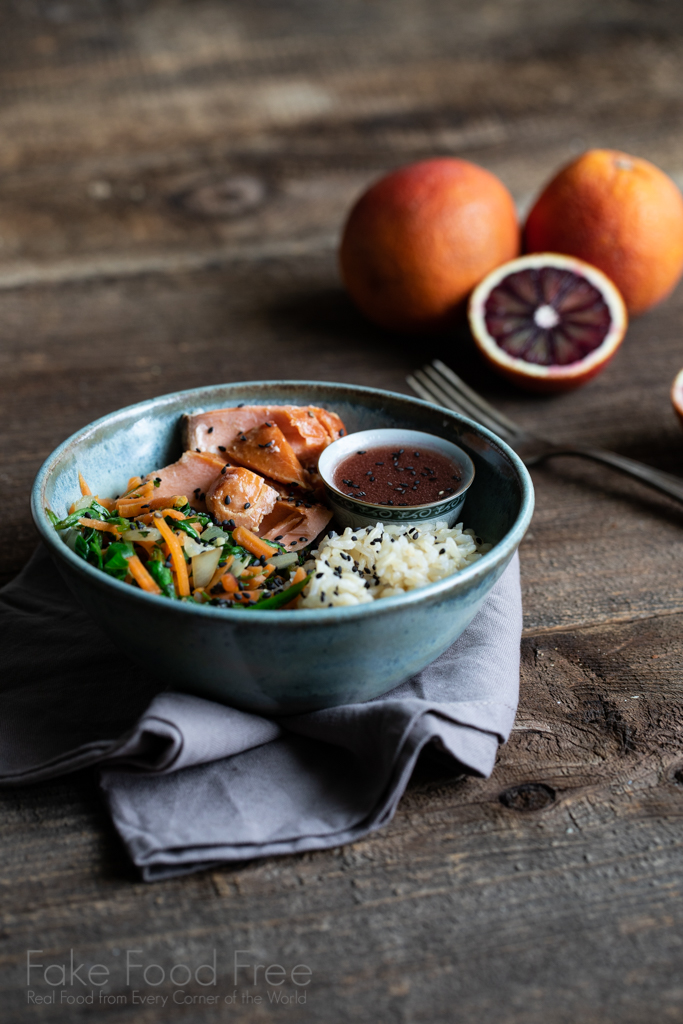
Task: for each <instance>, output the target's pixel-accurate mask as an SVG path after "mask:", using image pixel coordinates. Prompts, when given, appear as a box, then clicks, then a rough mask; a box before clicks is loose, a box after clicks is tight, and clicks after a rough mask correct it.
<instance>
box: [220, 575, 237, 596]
mask: <svg viewBox="0 0 683 1024" xmlns="http://www.w3.org/2000/svg"><path fill="white" fill-rule="evenodd" d="M221 583H222V584H223V590H225V591H226V593H228V594H236V593H238V591H239V589H240V588H239V587H238V586H237V580H236V579H235V577H234V576H233V575H232V573H231V572H226V573H225V574H224V575H223V577H222V578H221Z"/></svg>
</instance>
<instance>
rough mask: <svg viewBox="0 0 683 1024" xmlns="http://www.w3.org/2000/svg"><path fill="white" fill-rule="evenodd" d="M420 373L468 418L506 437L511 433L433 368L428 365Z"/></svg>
mask: <svg viewBox="0 0 683 1024" xmlns="http://www.w3.org/2000/svg"><path fill="white" fill-rule="evenodd" d="M419 372H420V373H422V374H423V375H424V376H426V377H427V378H428V379H429V385H430V386H431V387H432V388H434V389H436V390H437V391H438V393H439V394H441V395H445V396H446V397H447V398H448V399H449V401H450V402H451V404H452V405H455V406H457V407H458V408H460V409H461V410H462V411H463V412H465V413H466V414H467V415H468V416H471V417H472V418H473V419H475V420H477V421H478V422H479V423H483V424H484V426H486V427H489V428H490V429H491V430H496V431H499V432H500V431H503V433H505V434H506V435H507V434H509V431H508V430H506V429H505V427H503V426H501V424H500V423H498V422H497V421H496V420H494V419H493V417H489V416H487V414H486V413H485V412H484V411H483V409H481V408H480V407H479V406H478V405H475V403H474V402H471V401H470V400H469V399H468V398H466V397H465V395H462V394H460V393H459V392H458V391H457V390H456V389H455V388H454V387H451V385H450V384H449V382H448V381H447V380H446V379H445V378H444V377H442V376H441V374H440V373H439V372H438V371H437V370H435V369H434V367H433V366H430V365H429V364H427V365H426V366H423V367H422V370H421V371H419Z"/></svg>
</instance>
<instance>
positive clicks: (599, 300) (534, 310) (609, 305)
mask: <svg viewBox="0 0 683 1024" xmlns="http://www.w3.org/2000/svg"><path fill="white" fill-rule="evenodd" d="M468 316H469V321H470V327H471V329H472V334H473V335H474V340H475V342H476V343H477V346H478V348H479V350H480V352H481V353H482V355H483V356H484V358H485V359H486V360H487V362H488V363H490V365H491V366H492V367H493V368H494V369H495V370H496V371H498V373H501V374H503V376H504V377H507V378H508V379H509V380H511V381H514V383H515V384H518V385H519V386H520V387H522V388H527V389H528V390H531V391H545V392H548V391H568V390H569V389H570V388H576V387H579V386H580V385H581V384H585V383H586V381H587V380H590V378H591V377H594V376H595V374H596V373H599V372H600V370H602V368H603V367H604V366H605V365H606V364H607V363H608V362H609V360H610V359H611V358H612V356H613V355H614V353H615V352H616V350H617V349H618V348H619V346H620V345H621V342H622V340H623V337H624V334H625V332H626V327H627V325H628V314H627V312H626V306H625V305H624V300H623V299H622V297H621V295H620V294H619V291H618V290H617V288H616V286H615V285H614V284H612V282H611V281H610V279H609V278H608V277H606V276H605V274H603V272H602V271H601V270H598V269H597V267H593V266H591V265H590V264H589V263H584V262H583V260H578V259H575V258H574V257H573V256H561V255H559V254H558V253H552V252H544V253H534V254H533V255H530V256H521V257H520V258H519V259H515V260H510V262H509V263H504V264H503V265H502V266H500V267H498V268H497V269H496V270H494V271H492V272H491V273H490V274H489V275H488V276H487V277H485V278H484V280H483V281H482V282H481V284H479V285H478V286H477V287H476V288H475V290H474V291H473V293H472V296H471V298H470V302H469V310H468Z"/></svg>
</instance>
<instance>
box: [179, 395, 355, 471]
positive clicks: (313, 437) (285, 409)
mask: <svg viewBox="0 0 683 1024" xmlns="http://www.w3.org/2000/svg"><path fill="white" fill-rule="evenodd" d="M267 422H271V423H274V424H276V425H277V426H278V427H279V428H280V430H281V431H282V433H283V434H284V436H285V438H286V440H287V442H288V443H289V444H290V445H291V447H292V449H293V451H294V454H295V455H296V457H297V458H298V459H299V461H300V462H301V463H302V464H303V465H304V466H310V465H314V464H315V463H316V462H317V460H318V458H319V456H320V454H321V452H323V451H324V450H325V448H327V446H328V444H331V443H332V441H335V440H336V439H337V438H338V437H340V436H341V435H342V434H343V433H345V428H344V424H343V423H342V421H341V420H340V419H339V417H338V416H337V415H336V414H335V413H331V412H328V411H327V410H326V409H319V408H318V407H317V406H314V405H308V406H306V405H304V406H300V405H244V406H242V407H241V408H240V407H238V406H235V407H234V408H231V409H213V410H212V411H210V412H202V413H194V414H193V415H192V416H185V417H184V419H183V440H184V446H185V448H189V449H191V450H192V451H195V450H198V451H203V452H213V453H214V454H219V455H220V454H221V453H222V452H224V451H227V449H228V447H229V446H230V445H232V444H233V443H234V441H235V440H236V439H237V438H238V437H239V435H240V434H246V433H248V432H249V431H250V430H253V429H254V427H260V426H262V425H263V424H264V423H267Z"/></svg>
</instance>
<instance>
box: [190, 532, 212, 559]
mask: <svg viewBox="0 0 683 1024" xmlns="http://www.w3.org/2000/svg"><path fill="white" fill-rule="evenodd" d="M183 547H184V548H185V554H187V555H189V556H190V558H194V557H195V556H196V555H203V554H204V553H205V552H209V551H210V552H211V553H212V554H213V553H214V551H218V554H219V557H220V548H215V547H214V546H213V544H211V545H209V544H199V543H198V542H197V541H196V540H195V539H194V538H193V537H190V536H189V535H188V534H187V533H185V534H183Z"/></svg>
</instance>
